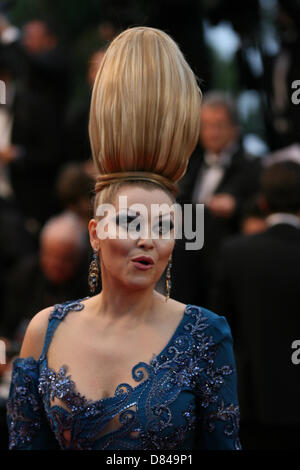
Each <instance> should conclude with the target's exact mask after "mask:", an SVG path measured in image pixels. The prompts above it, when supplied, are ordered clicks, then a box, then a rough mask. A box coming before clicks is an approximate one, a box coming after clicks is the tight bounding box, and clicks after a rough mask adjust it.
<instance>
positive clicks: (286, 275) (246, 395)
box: [213, 161, 300, 449]
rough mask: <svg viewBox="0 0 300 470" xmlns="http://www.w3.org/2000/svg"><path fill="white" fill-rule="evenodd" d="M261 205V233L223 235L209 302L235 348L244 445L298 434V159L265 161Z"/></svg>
mask: <svg viewBox="0 0 300 470" xmlns="http://www.w3.org/2000/svg"><path fill="white" fill-rule="evenodd" d="M261 185H262V189H261V191H262V194H261V197H260V204H261V206H262V207H264V210H265V212H266V213H267V218H266V223H267V225H268V228H267V230H266V231H265V232H262V233H259V234H255V235H249V236H239V237H234V238H232V239H231V240H227V241H226V242H224V244H223V246H222V249H221V254H220V264H219V272H218V275H217V282H216V291H215V300H214V305H213V307H214V309H215V310H216V311H217V312H219V313H220V314H222V315H225V316H226V317H227V318H228V321H229V323H230V325H231V328H232V332H233V337H234V341H235V348H236V360H237V366H238V377H239V400H240V406H241V421H242V427H241V429H242V432H241V436H242V438H243V441H244V442H243V448H252V449H258V448H260V449H266V448H272V449H276V448H277V449H292V448H294V449H296V448H298V447H299V441H300V407H299V397H300V380H299V377H300V365H298V367H297V365H295V364H294V363H293V361H292V354H293V348H292V344H293V342H294V341H295V340H299V339H300V317H299V305H300V289H299V285H300V274H299V266H300V218H299V216H300V165H299V164H298V163H295V162H291V161H284V162H279V163H275V164H273V165H271V166H270V167H267V168H266V169H265V170H264V172H263V174H262V183H261Z"/></svg>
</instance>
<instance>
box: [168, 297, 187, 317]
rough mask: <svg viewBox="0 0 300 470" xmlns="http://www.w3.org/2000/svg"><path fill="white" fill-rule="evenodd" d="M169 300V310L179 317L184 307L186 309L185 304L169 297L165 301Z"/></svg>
mask: <svg viewBox="0 0 300 470" xmlns="http://www.w3.org/2000/svg"><path fill="white" fill-rule="evenodd" d="M169 302H170V305H169V308H170V311H171V313H172V314H173V315H178V316H179V317H182V316H183V314H184V312H185V309H186V304H183V303H182V302H178V300H174V299H169V300H168V302H167V303H169Z"/></svg>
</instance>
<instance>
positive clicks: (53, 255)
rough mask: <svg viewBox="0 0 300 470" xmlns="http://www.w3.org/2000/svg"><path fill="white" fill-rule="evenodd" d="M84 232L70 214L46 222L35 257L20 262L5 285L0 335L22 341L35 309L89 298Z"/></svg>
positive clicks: (74, 217) (75, 218)
mask: <svg viewBox="0 0 300 470" xmlns="http://www.w3.org/2000/svg"><path fill="white" fill-rule="evenodd" d="M88 261H89V260H88V259H87V246H86V237H85V231H84V230H83V228H82V224H81V222H80V221H79V220H78V217H76V216H75V215H74V214H71V213H63V214H60V215H58V216H56V217H54V218H52V219H50V220H49V221H48V222H47V223H46V224H45V226H44V227H43V229H42V231H41V234H40V250H39V254H38V255H36V254H32V255H30V256H28V257H26V258H24V259H23V260H22V262H21V263H19V265H18V266H16V267H15V269H14V270H13V271H12V273H11V276H9V278H8V280H7V284H6V295H5V306H4V315H3V318H2V322H1V330H0V335H2V336H5V337H8V338H9V339H15V340H17V341H18V342H21V341H22V340H23V335H24V333H25V329H26V326H27V324H28V322H29V321H30V320H31V318H32V315H33V313H32V312H35V311H36V310H37V309H42V308H45V306H47V305H48V304H49V302H50V303H53V304H56V303H59V302H63V301H65V300H68V299H70V298H72V297H84V296H85V295H88V294H89V289H88V283H87V276H88Z"/></svg>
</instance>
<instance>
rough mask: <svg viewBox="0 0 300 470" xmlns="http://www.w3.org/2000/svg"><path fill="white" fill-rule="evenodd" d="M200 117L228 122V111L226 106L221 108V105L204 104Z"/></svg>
mask: <svg viewBox="0 0 300 470" xmlns="http://www.w3.org/2000/svg"><path fill="white" fill-rule="evenodd" d="M201 117H202V119H205V118H210V117H213V118H215V119H216V118H217V119H226V120H230V116H229V112H228V109H227V108H226V106H223V105H221V104H218V105H209V104H204V105H203V106H202V109H201Z"/></svg>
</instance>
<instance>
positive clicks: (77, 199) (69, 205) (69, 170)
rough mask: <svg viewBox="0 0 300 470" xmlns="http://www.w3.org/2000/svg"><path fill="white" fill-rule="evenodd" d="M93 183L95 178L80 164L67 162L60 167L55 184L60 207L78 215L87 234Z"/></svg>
mask: <svg viewBox="0 0 300 470" xmlns="http://www.w3.org/2000/svg"><path fill="white" fill-rule="evenodd" d="M94 185H95V180H94V179H93V178H91V177H90V176H89V175H88V174H87V173H86V171H85V169H84V166H83V165H82V164H79V163H68V164H67V165H65V166H64V167H63V168H62V169H61V171H60V173H59V175H58V178H57V181H56V186H55V192H56V197H57V198H58V200H59V201H60V204H61V208H62V209H63V210H64V211H68V212H72V213H74V214H75V215H76V216H77V217H78V220H79V221H80V222H81V224H82V227H83V229H84V230H85V231H86V234H87V235H88V222H89V220H90V218H91V214H92V206H91V199H92V195H93V191H94ZM87 241H88V239H87ZM88 245H90V244H89V243H88Z"/></svg>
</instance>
